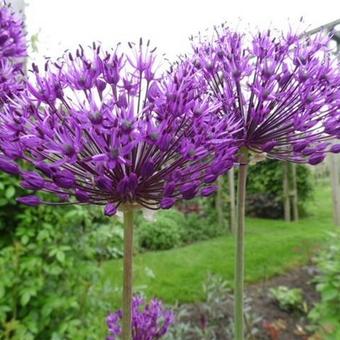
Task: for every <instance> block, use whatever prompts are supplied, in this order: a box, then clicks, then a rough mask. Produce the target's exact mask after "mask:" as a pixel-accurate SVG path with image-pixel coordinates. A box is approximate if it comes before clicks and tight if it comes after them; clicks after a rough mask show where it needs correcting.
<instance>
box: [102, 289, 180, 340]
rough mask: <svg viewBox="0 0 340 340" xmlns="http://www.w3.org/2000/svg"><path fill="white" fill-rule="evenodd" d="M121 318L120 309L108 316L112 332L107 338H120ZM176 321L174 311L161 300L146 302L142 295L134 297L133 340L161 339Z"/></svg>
mask: <svg viewBox="0 0 340 340" xmlns="http://www.w3.org/2000/svg"><path fill="white" fill-rule="evenodd" d="M121 318H122V312H121V311H120V310H119V311H117V312H115V313H112V314H110V315H109V316H108V317H107V319H106V322H107V326H108V329H109V334H110V335H109V336H108V337H107V340H116V339H118V337H119V335H120V334H121V326H120V321H121ZM174 321H175V315H174V313H173V312H172V311H171V310H167V309H165V308H164V306H163V304H162V302H161V301H159V300H157V299H152V300H151V301H150V303H148V304H146V303H145V300H144V299H143V298H142V297H141V296H138V295H135V296H134V297H133V300H132V340H157V339H161V338H162V337H163V336H164V335H165V334H166V332H167V331H168V329H169V327H170V326H171V324H172V323H173V322H174Z"/></svg>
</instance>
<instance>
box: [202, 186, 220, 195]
mask: <svg viewBox="0 0 340 340" xmlns="http://www.w3.org/2000/svg"><path fill="white" fill-rule="evenodd" d="M217 190H218V186H217V185H212V186H210V187H206V188H204V189H203V190H202V191H201V195H202V196H204V197H208V196H211V195H212V194H214V193H215V192H216V191H217Z"/></svg>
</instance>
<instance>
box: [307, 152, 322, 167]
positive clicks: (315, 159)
mask: <svg viewBox="0 0 340 340" xmlns="http://www.w3.org/2000/svg"><path fill="white" fill-rule="evenodd" d="M324 159H325V155H324V154H323V153H315V154H313V155H312V156H311V157H310V158H309V159H308V163H309V164H311V165H316V164H319V163H321V162H322V161H323V160H324Z"/></svg>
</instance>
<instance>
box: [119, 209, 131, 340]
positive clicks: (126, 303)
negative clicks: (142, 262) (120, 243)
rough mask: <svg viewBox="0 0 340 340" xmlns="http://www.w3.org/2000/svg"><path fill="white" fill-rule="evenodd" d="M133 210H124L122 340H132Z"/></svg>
mask: <svg viewBox="0 0 340 340" xmlns="http://www.w3.org/2000/svg"><path fill="white" fill-rule="evenodd" d="M132 259H133V210H132V208H128V207H126V209H124V283H123V333H122V335H123V336H122V339H123V340H131V338H132V329H131V321H132V312H131V310H132V262H133V260H132Z"/></svg>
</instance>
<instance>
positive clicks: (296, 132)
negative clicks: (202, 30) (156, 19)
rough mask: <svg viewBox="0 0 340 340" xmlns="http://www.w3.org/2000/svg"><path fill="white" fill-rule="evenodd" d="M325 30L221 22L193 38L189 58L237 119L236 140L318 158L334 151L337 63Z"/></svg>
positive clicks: (339, 148) (302, 158)
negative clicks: (241, 28)
mask: <svg viewBox="0 0 340 340" xmlns="http://www.w3.org/2000/svg"><path fill="white" fill-rule="evenodd" d="M329 39H330V38H329V37H328V36H325V35H324V34H318V35H316V36H313V37H308V36H298V35H295V34H292V33H291V32H290V33H287V34H284V35H281V36H275V35H273V33H272V32H270V31H268V32H264V33H258V34H256V35H255V36H246V35H244V34H240V33H237V32H233V31H232V30H230V29H229V28H225V27H222V28H221V29H217V30H216V36H215V38H214V39H213V41H206V40H201V41H199V43H198V44H194V52H195V53H194V58H193V64H194V65H195V66H196V67H197V68H198V69H199V70H201V72H202V73H203V75H204V78H205V79H206V80H207V83H208V86H209V92H210V93H211V94H212V96H214V97H215V98H218V100H220V102H221V103H223V112H224V114H225V115H227V116H232V117H235V118H237V119H239V120H240V121H241V122H242V126H243V130H242V131H241V132H240V134H239V138H240V140H242V146H244V147H247V148H248V149H249V150H251V151H254V152H260V153H262V152H264V153H266V154H267V155H268V157H271V158H276V159H283V160H290V161H294V162H307V161H308V162H309V163H310V164H317V163H319V162H321V161H322V160H323V159H324V157H325V152H327V151H332V152H340V145H338V144H333V142H331V141H330V140H331V139H334V138H339V137H340V71H339V70H340V68H339V65H338V63H337V62H336V58H335V57H334V56H333V55H332V54H331V52H330V50H329V49H328V47H327V44H328V42H329Z"/></svg>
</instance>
